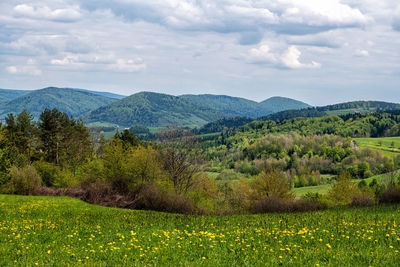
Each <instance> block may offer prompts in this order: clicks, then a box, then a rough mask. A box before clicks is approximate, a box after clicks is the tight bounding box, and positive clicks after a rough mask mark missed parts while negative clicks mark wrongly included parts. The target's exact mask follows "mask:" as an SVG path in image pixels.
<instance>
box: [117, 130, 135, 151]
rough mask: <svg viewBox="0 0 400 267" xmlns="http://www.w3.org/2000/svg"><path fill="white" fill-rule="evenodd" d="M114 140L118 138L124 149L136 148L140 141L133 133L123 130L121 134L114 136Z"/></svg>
mask: <svg viewBox="0 0 400 267" xmlns="http://www.w3.org/2000/svg"><path fill="white" fill-rule="evenodd" d="M114 138H118V139H120V140H121V141H122V144H123V146H124V148H128V147H130V146H134V147H135V146H138V145H140V139H139V138H137V137H136V135H135V133H133V132H131V131H129V130H127V129H125V130H124V131H123V132H122V133H120V132H117V133H116V134H115V135H114Z"/></svg>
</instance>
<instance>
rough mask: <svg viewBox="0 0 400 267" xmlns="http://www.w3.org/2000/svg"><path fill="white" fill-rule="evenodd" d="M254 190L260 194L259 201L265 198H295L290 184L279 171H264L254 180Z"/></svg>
mask: <svg viewBox="0 0 400 267" xmlns="http://www.w3.org/2000/svg"><path fill="white" fill-rule="evenodd" d="M254 189H255V191H256V192H257V193H258V194H259V199H262V198H265V197H277V198H293V197H294V195H293V193H292V192H291V190H290V184H289V182H288V181H287V179H286V177H284V176H283V174H282V173H280V172H279V171H278V170H274V169H271V170H268V171H263V172H262V173H261V174H260V175H259V176H258V177H257V178H256V179H255V180H254Z"/></svg>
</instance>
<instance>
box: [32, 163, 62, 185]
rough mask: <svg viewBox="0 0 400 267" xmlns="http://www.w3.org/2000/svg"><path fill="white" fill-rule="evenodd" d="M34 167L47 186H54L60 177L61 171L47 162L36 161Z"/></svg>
mask: <svg viewBox="0 0 400 267" xmlns="http://www.w3.org/2000/svg"><path fill="white" fill-rule="evenodd" d="M33 166H34V167H35V169H36V171H37V172H38V173H39V175H40V177H41V178H42V182H43V184H44V185H45V186H48V187H51V186H54V183H55V181H56V179H57V177H58V176H59V175H60V169H59V168H58V167H57V166H55V165H54V164H51V163H48V162H45V161H36V162H34V163H33Z"/></svg>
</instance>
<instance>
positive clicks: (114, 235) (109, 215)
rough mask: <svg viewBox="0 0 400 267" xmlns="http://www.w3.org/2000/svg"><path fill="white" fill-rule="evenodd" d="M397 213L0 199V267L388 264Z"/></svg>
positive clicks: (395, 252) (399, 243)
mask: <svg viewBox="0 0 400 267" xmlns="http://www.w3.org/2000/svg"><path fill="white" fill-rule="evenodd" d="M399 225H400V207H399V206H398V205H397V206H381V207H379V209H378V208H375V207H370V208H346V209H341V210H325V211H318V212H306V213H291V214H283V213H275V214H263V215H235V216H229V217H218V216H186V215H178V214H167V213H159V212H151V211H136V210H124V209H116V208H107V207H101V206H95V205H90V204H87V203H84V202H82V201H80V200H76V199H71V198H67V197H31V196H14V195H0V241H1V242H0V265H24V266H26V265H32V266H34V265H39V266H43V265H76V264H77V265H83V264H85V265H93V266H94V265H137V266H145V265H147V266H157V265H163V266H228V265H229V266H233V265H248V266H266V265H282V266H338V265H341V266H350V265H351V266H396V265H398V263H399V260H400V254H399V250H400V228H399Z"/></svg>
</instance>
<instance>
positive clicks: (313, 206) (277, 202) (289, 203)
mask: <svg viewBox="0 0 400 267" xmlns="http://www.w3.org/2000/svg"><path fill="white" fill-rule="evenodd" d="M324 208H326V206H325V205H323V204H321V203H320V202H318V201H314V200H304V199H300V200H294V199H284V198H278V197H275V196H272V197H266V198H265V199H263V200H261V201H258V202H257V203H256V204H255V205H254V207H253V212H254V213H267V212H303V211H315V210H321V209H324Z"/></svg>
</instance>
